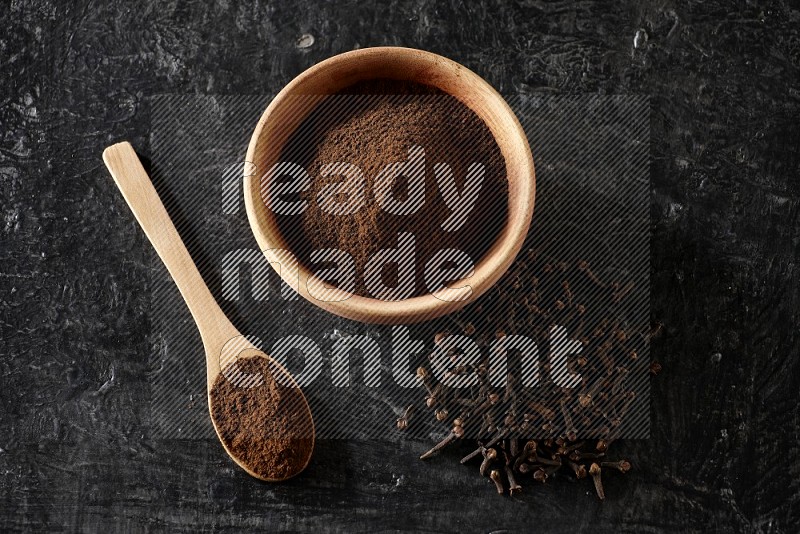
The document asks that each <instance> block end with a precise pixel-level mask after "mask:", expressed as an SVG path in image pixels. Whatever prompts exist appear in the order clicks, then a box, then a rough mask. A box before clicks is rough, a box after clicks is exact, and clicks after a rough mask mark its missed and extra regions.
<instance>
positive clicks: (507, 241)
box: [244, 47, 536, 324]
mask: <svg viewBox="0 0 800 534" xmlns="http://www.w3.org/2000/svg"><path fill="white" fill-rule="evenodd" d="M373 78H390V79H397V80H407V81H414V82H418V83H424V84H427V85H431V86H434V87H436V88H438V89H440V90H442V91H444V92H445V93H447V94H449V95H451V96H453V97H455V98H457V99H458V100H460V101H461V102H462V103H464V104H465V105H466V106H468V107H469V108H470V109H471V110H472V111H474V112H475V113H476V114H477V115H478V117H480V119H482V120H483V121H484V122H485V123H486V125H487V126H488V127H489V130H490V131H491V133H492V135H493V136H494V138H495V140H496V142H497V145H498V147H499V148H500V151H501V153H502V155H503V157H504V158H505V164H506V172H507V177H508V216H507V220H506V224H505V226H504V227H503V229H502V231H501V232H500V233H499V234H498V236H497V238H496V239H495V241H494V243H493V244H492V245H491V246H490V248H489V250H488V251H487V252H486V254H485V255H484V256H483V258H480V259H478V261H477V263H476V264H475V269H474V273H473V276H471V277H469V278H467V279H465V280H464V283H466V284H468V285H469V286H470V287H471V289H472V291H471V294H470V295H469V296H468V297H467V298H465V299H463V300H445V299H442V298H440V297H437V296H436V295H437V294H436V293H434V294H426V295H422V296H416V297H412V298H408V299H405V300H397V301H385V300H379V299H374V298H369V297H362V296H358V295H352V296H350V297H349V298H347V299H344V300H338V301H326V300H318V299H317V298H315V297H314V296H313V295H311V294H310V293H309V290H308V287H309V282H310V281H313V282H314V283H316V284H319V283H320V280H319V279H318V278H317V277H316V276H314V274H313V273H312V272H311V271H310V270H308V269H307V268H306V267H305V266H304V265H302V264H300V263H297V262H295V263H293V262H290V261H286V256H285V255H283V254H280V253H279V252H277V251H279V250H282V249H283V250H288V246H287V245H286V241H285V240H284V238H283V236H282V235H281V232H280V231H279V228H278V224H277V221H276V217H275V215H274V214H273V213H272V212H271V211H270V210H269V209H268V208H267V207H266V206H265V205H264V202H263V200H262V197H261V177H262V176H263V175H264V174H265V173H266V172H267V171H268V170H269V169H271V168H272V166H273V165H274V164H275V163H277V162H279V161H280V159H279V158H280V155H281V151H282V150H283V148H284V145H285V144H286V142H287V141H288V139H289V137H290V136H291V134H292V133H293V132H294V131H295V129H296V128H297V127H298V126H299V125H300V124H301V123H302V121H303V120H304V119H305V118H306V116H307V112H310V111H311V108H312V107H313V106H309V105H306V106H302V108H303V109H304V110H305V111H303V112H298V109H299V107H298V105H297V96H298V95H306V96H304V98H306V103H308V102H309V101H311V102H313V101H314V99H317V100H316V101H317V102H319V101H321V100H322V99H324V97H325V96H324V95H329V94H333V93H336V92H337V91H340V90H342V89H344V88H346V87H349V86H351V85H353V84H355V83H357V82H360V81H364V80H368V79H373ZM308 99H311V100H308ZM247 161H248V162H251V163H253V164H254V167H251V169H255V172H252V171H251V172H247V171H246V172H245V177H244V199H245V206H246V208H247V217H248V219H249V221H250V226H251V227H252V229H253V233H254V234H255V237H256V241H257V242H258V245H259V247H261V250H262V251H264V254H265V255H266V257H267V260H268V261H269V262H270V264H271V265H272V266H273V267H274V268H276V270H277V271H278V273H279V274H280V276H281V278H283V280H284V281H285V282H286V283H288V284H289V285H290V286H291V287H292V288H294V289H295V290H296V291H297V292H298V293H300V295H302V296H303V297H304V298H305V299H307V300H308V301H309V302H312V303H313V304H315V305H317V306H319V307H321V308H323V309H325V310H327V311H329V312H331V313H335V314H337V315H340V316H342V317H346V318H349V319H354V320H357V321H362V322H367V323H379V324H404V323H414V322H419V321H423V320H428V319H433V318H435V317H440V316H442V315H446V314H448V313H451V312H453V311H456V310H458V309H460V308H463V307H464V306H465V305H467V304H469V303H470V302H472V301H474V300H475V299H477V298H478V297H479V296H480V295H481V294H483V293H484V292H485V291H486V290H488V289H489V288H490V287H491V286H492V285H493V284H494V283H495V282H497V280H498V279H499V278H500V277H501V276H502V275H503V273H504V272H505V271H506V269H508V267H509V266H510V265H511V263H512V262H513V261H514V258H515V257H516V255H517V253H518V252H519V250H520V248H521V247H522V244H523V242H524V241H525V237H526V235H527V233H528V229H529V227H530V222H531V217H532V215H533V205H534V197H535V193H536V177H535V173H534V168H533V158H532V156H531V150H530V147H529V146H528V140H527V138H526V137H525V132H524V131H523V129H522V126H521V125H520V123H519V121H518V120H517V117H516V116H515V115H514V112H513V111H512V110H511V108H510V107H509V106H508V104H507V103H506V102H505V100H503V97H501V96H500V95H499V94H498V93H497V91H495V90H494V89H493V88H492V87H491V86H490V85H489V84H488V83H487V82H486V81H484V80H483V79H482V78H481V77H480V76H478V75H477V74H475V73H474V72H472V71H470V70H469V69H467V68H466V67H464V66H462V65H459V64H458V63H456V62H454V61H451V60H449V59H447V58H444V57H442V56H438V55H436V54H432V53H430V52H425V51H422V50H414V49H410V48H397V47H380V48H366V49H362V50H355V51H352V52H346V53H344V54H340V55H338V56H334V57H332V58H330V59H327V60H325V61H323V62H321V63H319V64H317V65H314V66H313V67H311V68H310V69H308V70H306V71H305V72H303V73H302V74H300V75H299V76H297V77H296V78H295V79H294V80H292V81H291V82H290V83H289V84H288V85H287V86H286V87H284V88H283V90H282V91H281V92H280V93H278V95H277V96H276V97H275V99H274V100H272V102H271V103H270V104H269V106H268V107H267V109H266V111H264V114H263V115H262V116H261V119H260V120H259V121H258V125H257V126H256V129H255V131H254V132H253V137H252V138H251V140H250V145H249V146H248V148H247ZM246 167H248V166H246ZM317 287H319V286H318V285H317Z"/></svg>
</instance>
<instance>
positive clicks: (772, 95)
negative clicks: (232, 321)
mask: <svg viewBox="0 0 800 534" xmlns="http://www.w3.org/2000/svg"><path fill="white" fill-rule="evenodd" d="M61 4H62V3H61V2H55V1H54V0H53V1H14V2H11V3H9V2H7V1H5V0H4V1H3V2H2V3H1V4H0V28H2V31H0V68H1V69H2V71H1V72H2V75H0V87H1V89H0V125H1V126H0V135H1V136H2V138H1V139H0V180H1V181H0V184H2V187H0V211H1V212H2V220H0V262H2V263H0V265H1V266H0V336H1V340H0V356H2V358H0V376H2V388H0V410H2V416H0V472H1V473H2V476H1V477H0V488H2V501H0V503H1V504H0V506H1V507H2V510H0V513H1V514H2V523H1V524H2V528H3V530H34V529H35V530H51V531H60V530H68V531H75V530H96V531H108V530H110V529H114V530H135V531H140V530H170V531H187V532H198V531H205V530H231V529H233V528H234V527H245V528H249V529H254V528H261V529H264V530H270V531H272V530H278V529H282V530H312V529H313V530H340V531H370V532H372V531H392V530H398V529H402V530H417V531H428V532H439V531H491V530H502V529H508V530H510V531H528V530H532V529H536V530H539V529H546V530H552V531H557V532H574V531H578V530H594V531H618V530H627V531H637V532H641V531H645V532H648V531H659V530H670V531H687V530H688V531H699V530H707V529H710V530H719V531H763V532H792V531H795V530H796V529H797V523H798V519H799V518H800V463H799V462H798V446H797V440H798V431H799V430H800V410H799V409H798V402H797V398H798V392H800V358H799V357H798V356H800V355H799V354H798V352H800V335H798V330H800V328H799V327H800V315H799V314H798V309H800V275H798V273H797V269H798V266H797V258H798V256H799V255H800V254H798V253H799V252H800V215H799V213H800V208H799V206H800V133H799V131H798V119H800V114H799V113H798V110H800V74H799V73H798V69H800V33H798V26H799V25H800V10H798V7H797V6H796V5H795V6H794V7H793V6H792V5H790V4H791V3H790V2H784V1H773V2H735V3H734V2H727V1H702V2H701V1H697V2H675V1H672V0H659V1H654V0H644V1H624V2H621V1H605V2H598V3H591V2H546V1H535V0H528V1H519V2H508V3H505V2H499V1H495V2H492V1H482V2H465V1H461V0H458V1H452V2H435V1H432V0H409V1H391V2H387V3H386V4H385V5H383V6H381V7H373V6H372V5H371V4H370V3H366V2H363V3H362V2H355V1H349V2H341V3H336V4H328V3H326V4H322V5H314V4H312V3H310V2H307V1H305V0H299V1H297V2H288V1H287V2H274V3H273V2H260V3H254V4H253V5H239V4H238V3H237V2H232V1H226V2H218V3H217V4H216V5H211V4H210V3H208V4H205V3H201V2H155V1H153V0H147V1H144V2H139V3H135V5H134V3H130V4H129V5H128V6H127V7H125V6H123V4H122V3H117V4H118V5H114V4H112V3H111V2H104V3H103V4H101V3H99V2H96V3H91V4H85V3H82V2H80V3H77V4H78V5H75V6H70V7H67V6H61ZM64 4H66V3H64ZM734 4H735V5H736V6H737V7H736V8H734V7H732V6H733V5H734ZM304 33H309V34H311V35H313V36H314V38H315V42H314V44H313V45H312V46H311V47H309V48H299V47H298V46H297V43H298V38H299V37H300V36H301V35H302V34H304ZM373 45H406V46H413V47H418V48H423V49H427V50H431V51H434V52H437V53H440V54H443V55H445V56H448V57H451V58H453V59H454V60H456V61H459V62H461V63H463V64H465V65H466V66H467V67H469V68H471V69H473V70H475V71H476V72H478V73H479V74H481V75H482V76H484V77H485V78H486V79H487V80H488V81H489V82H490V83H492V84H493V85H494V86H495V87H496V88H497V89H498V90H500V91H501V92H522V93H547V94H549V93H560V94H569V93H586V92H589V93H602V94H630V93H639V94H646V95H649V96H650V98H651V100H652V105H653V110H652V131H651V139H652V155H653V165H652V173H651V175H652V196H651V201H652V206H651V210H652V219H653V275H652V279H653V301H652V314H653V319H654V320H655V321H659V322H661V323H663V325H664V334H663V336H662V337H661V338H660V339H658V340H657V342H656V343H655V344H654V346H653V356H654V358H655V359H657V360H658V361H660V362H661V363H662V364H663V366H664V371H663V373H662V374H661V375H660V376H659V377H658V378H657V379H655V380H654V381H653V384H652V430H651V433H652V438H651V439H650V440H646V441H637V442H628V443H624V444H622V445H620V446H619V447H617V451H618V452H619V453H620V454H624V455H626V456H628V457H629V458H630V459H631V461H632V463H633V464H634V466H635V469H634V470H633V471H632V472H631V473H630V474H629V475H628V476H626V477H621V476H620V477H610V476H609V477H608V484H607V486H608V487H607V497H608V498H607V500H606V502H604V503H600V502H599V501H597V500H596V498H595V497H594V496H593V495H592V490H591V487H590V485H588V484H586V481H580V482H579V483H576V482H571V481H570V480H568V478H561V479H559V480H557V481H555V483H553V484H548V486H546V487H537V488H531V489H530V490H528V491H527V492H526V493H525V494H524V495H523V496H522V497H520V498H515V499H509V498H500V497H498V496H497V495H495V494H493V493H492V490H491V487H488V486H487V483H486V481H485V480H482V479H480V478H479V477H478V476H477V475H476V473H475V472H474V469H472V468H462V467H460V466H458V465H457V457H458V455H457V453H455V452H454V453H451V454H445V455H443V456H441V457H439V458H436V459H435V460H432V461H430V462H428V463H427V464H422V463H421V462H419V461H418V460H417V459H416V456H417V455H418V454H419V453H420V451H421V450H424V448H425V446H426V445H427V444H425V443H420V442H406V443H404V444H400V445H398V444H385V443H372V442H351V441H331V442H323V443H320V444H319V446H318V448H317V451H316V455H315V458H314V462H313V464H312V465H311V466H310V468H309V469H308V470H307V471H306V472H305V473H304V474H303V475H302V476H300V477H298V478H297V479H294V480H292V481H290V482H289V483H287V484H283V485H266V484H261V483H258V482H256V481H254V480H253V479H251V478H249V477H248V476H247V475H245V474H244V473H243V472H242V471H241V470H239V469H238V468H235V467H234V466H233V464H232V462H231V461H230V460H229V459H227V458H226V457H225V455H224V454H223V453H222V450H221V447H220V445H219V444H218V443H214V442H184V443H182V442H169V443H166V444H164V443H153V442H150V441H149V440H148V438H147V423H148V421H147V419H148V392H149V375H150V374H151V372H152V370H151V369H150V368H149V367H148V361H149V359H148V351H149V342H148V332H149V329H150V325H149V322H148V313H149V303H150V298H149V289H148V280H149V278H148V272H147V270H148V268H149V266H150V261H149V258H150V252H149V247H150V245H149V243H147V241H146V239H145V237H144V235H143V234H142V232H141V231H140V230H139V228H138V226H137V225H136V224H135V222H134V220H133V217H132V215H131V213H130V211H129V210H128V208H127V206H126V205H125V203H124V201H123V200H122V198H121V196H120V195H119V193H118V191H117V190H116V188H115V187H114V185H113V183H112V181H111V179H110V178H109V176H108V173H107V172H106V170H105V168H104V167H103V165H102V162H101V159H100V154H101V152H102V149H103V148H104V147H105V146H107V145H109V144H111V143H113V142H116V141H118V140H121V139H129V140H131V141H132V143H133V144H134V146H136V147H137V148H139V149H140V150H141V152H142V155H143V156H145V157H146V156H147V155H148V154H147V137H148V135H149V125H150V118H149V109H148V97H149V96H152V95H154V94H159V93H165V92H168V93H198V94H205V93H219V94H227V93H233V94H235V93H256V94H269V93H272V92H274V91H276V90H278V89H279V88H280V87H281V86H283V85H284V84H285V83H287V82H288V81H289V80H290V79H291V78H292V77H294V76H295V75H296V74H298V73H299V72H301V71H302V70H303V69H305V68H307V67H309V66H311V65H312V64H314V63H316V62H318V61H320V60H321V59H324V58H326V57H329V56H331V55H333V54H336V53H339V52H343V51H346V50H350V49H353V48H356V47H365V46H373Z"/></svg>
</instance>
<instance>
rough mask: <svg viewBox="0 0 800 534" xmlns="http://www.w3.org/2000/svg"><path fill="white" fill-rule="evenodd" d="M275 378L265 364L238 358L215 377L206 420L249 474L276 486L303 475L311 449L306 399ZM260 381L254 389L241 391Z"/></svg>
mask: <svg viewBox="0 0 800 534" xmlns="http://www.w3.org/2000/svg"><path fill="white" fill-rule="evenodd" d="M234 366H236V367H234ZM279 372H280V371H279V370H278V369H277V368H275V367H274V364H273V363H272V362H271V360H268V359H267V358H262V357H258V356H256V357H249V358H242V359H239V360H238V361H236V362H234V363H232V364H230V365H229V366H227V367H226V368H225V370H224V372H222V373H220V374H219V375H218V376H217V379H216V380H215V381H214V386H213V387H212V388H211V392H210V393H209V403H210V406H211V417H212V419H213V420H214V423H215V425H216V427H217V432H218V433H219V437H220V439H221V440H222V442H223V443H224V444H225V446H226V447H227V449H228V450H229V451H230V453H231V454H232V455H233V456H234V457H236V458H237V459H238V460H239V461H241V462H242V463H244V464H245V465H247V467H248V468H249V469H250V470H251V471H253V472H254V473H256V474H258V475H260V476H262V477H264V478H268V479H275V480H283V479H286V478H289V477H291V476H293V475H296V474H297V473H299V472H300V471H302V470H303V469H304V468H305V466H306V464H307V463H308V459H309V457H310V456H311V452H312V449H313V447H314V439H313V432H314V430H313V428H312V427H311V425H312V422H311V416H310V413H309V410H308V406H307V404H306V402H305V399H304V398H303V395H302V393H301V392H300V389H299V388H297V387H286V386H284V385H282V384H281V383H279V381H277V380H276V379H275V374H276V373H279ZM259 375H260V376H261V377H262V378H261V379H260V380H258V382H260V383H259V384H258V385H255V386H254V387H244V385H243V384H245V383H247V384H248V385H252V384H254V383H255V382H254V381H255V380H256V378H255V377H258V376H259ZM229 378H230V379H229ZM245 378H247V379H248V380H247V381H245Z"/></svg>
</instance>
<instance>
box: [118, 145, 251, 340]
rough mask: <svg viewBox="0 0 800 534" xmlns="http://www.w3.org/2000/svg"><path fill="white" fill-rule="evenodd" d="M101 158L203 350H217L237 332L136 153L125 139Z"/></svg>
mask: <svg viewBox="0 0 800 534" xmlns="http://www.w3.org/2000/svg"><path fill="white" fill-rule="evenodd" d="M103 161H104V162H105V164H106V167H108V170H109V171H111V176H112V177H113V178H114V181H115V182H116V183H117V187H119V190H120V191H121V192H122V196H123V197H125V200H126V201H127V202H128V206H130V208H131V211H133V214H134V215H135V216H136V220H137V221H139V225H140V226H141V227H142V230H144V233H145V235H147V237H148V239H150V243H152V244H153V247H155V249H156V252H158V255H159V256H160V257H161V260H162V261H163V262H164V265H166V266H167V270H168V271H169V274H170V275H172V279H173V280H175V284H177V286H178V289H179V290H180V292H181V295H183V298H184V300H185V301H186V304H187V305H188V306H189V311H191V312H192V316H193V317H194V320H195V322H196V323H197V327H198V329H199V330H200V336H201V337H202V338H203V344H204V345H205V347H206V353H207V354H210V353H212V352H215V351H217V350H218V349H219V347H221V346H222V345H223V344H224V343H225V341H227V339H229V338H230V337H231V336H235V335H237V334H238V332H237V331H236V329H235V328H234V326H233V325H232V324H231V323H230V321H228V319H227V317H225V314H224V313H223V312H222V310H221V309H220V307H219V305H218V304H217V302H216V300H215V299H214V296H213V295H212V294H211V292H210V291H209V290H208V287H207V286H206V284H205V282H204V281H203V277H202V276H201V275H200V272H199V271H198V270H197V267H196V266H195V264H194V262H193V261H192V257H191V256H190V255H189V251H188V250H186V246H185V245H184V244H183V241H182V240H181V237H180V235H179V234H178V231H177V230H176V228H175V225H174V224H172V220H171V219H170V217H169V214H168V213H167V210H166V208H164V204H163V203H162V202H161V199H160V198H159V196H158V193H157V192H156V190H155V188H154V187H153V183H152V182H151V181H150V177H149V176H148V175H147V172H146V171H145V170H144V167H142V163H141V161H139V158H138V157H137V156H136V152H134V150H133V147H132V146H131V144H130V143H128V142H127V141H125V142H122V143H117V144H116V145H112V146H110V147H108V148H106V149H105V150H104V151H103Z"/></svg>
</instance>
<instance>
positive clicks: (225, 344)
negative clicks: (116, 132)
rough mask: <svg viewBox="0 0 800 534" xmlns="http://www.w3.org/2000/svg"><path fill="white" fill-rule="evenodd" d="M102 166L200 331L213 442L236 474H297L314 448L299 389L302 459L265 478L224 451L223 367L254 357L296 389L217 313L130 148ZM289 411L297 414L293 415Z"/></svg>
mask: <svg viewBox="0 0 800 534" xmlns="http://www.w3.org/2000/svg"><path fill="white" fill-rule="evenodd" d="M103 161H105V164H106V166H107V167H108V170H109V171H111V176H112V177H113V178H114V181H115V182H116V183H117V187H119V189H120V191H122V196H123V197H125V200H126V201H127V202H128V205H129V206H130V208H131V210H132V211H133V214H134V215H135V216H136V220H137V221H139V224H140V225H141V227H142V229H143V230H144V233H145V234H146V235H147V237H148V238H149V239H150V242H151V243H152V244H153V247H155V249H156V252H158V255H159V256H160V257H161V260H162V261H163V262H164V265H166V267H167V270H168V271H169V273H170V275H171V276H172V279H173V280H174V281H175V283H176V284H177V286H178V289H179V290H180V292H181V295H183V298H184V300H185V301H186V304H187V305H188V306H189V311H191V313H192V317H194V320H195V323H197V328H198V330H200V336H201V338H202V339H203V347H204V348H205V352H206V384H207V388H208V389H207V391H208V396H209V411H210V412H211V420H212V422H213V423H214V430H215V431H216V432H217V437H219V439H220V442H221V443H222V445H223V447H224V448H225V451H226V452H227V453H228V455H230V457H231V458H233V460H234V461H235V462H236V463H237V464H238V465H239V466H240V467H241V468H242V469H244V470H245V471H247V472H248V473H249V474H251V475H252V476H254V477H256V478H259V479H261V480H266V481H270V482H274V481H280V480H285V479H287V478H290V477H292V476H294V475H296V474H298V473H300V472H301V471H302V470H303V469H305V467H306V465H308V461H309V460H310V459H311V451H312V449H313V445H314V423H313V420H312V418H311V409H310V407H309V406H308V402H307V401H306V398H305V397H304V396H303V394H302V392H300V390H299V388H298V389H297V390H296V395H295V396H294V397H293V399H299V400H293V403H292V405H291V410H292V412H293V414H292V415H293V417H292V421H293V425H294V426H296V428H297V429H298V432H299V433H300V435H299V436H298V438H300V439H303V440H310V444H308V446H307V447H306V448H305V450H307V457H306V458H304V459H303V458H301V459H299V460H296V461H294V462H293V464H294V467H293V468H291V469H289V470H288V471H287V470H286V469H281V470H280V472H274V473H271V472H264V470H261V469H255V468H253V466H252V465H248V463H246V462H245V461H244V460H242V459H241V458H238V457H237V455H236V454H234V452H232V451H231V449H230V448H229V445H230V444H229V443H228V442H229V441H230V437H227V438H226V437H225V436H223V435H222V434H221V432H220V428H219V426H218V424H217V421H215V420H214V411H213V407H212V398H211V391H212V389H213V387H214V384H215V383H217V382H218V379H222V380H225V379H226V378H227V377H230V374H229V373H228V369H229V365H233V364H234V363H235V360H236V359H237V358H242V357H248V358H249V357H253V356H260V357H263V358H266V359H267V360H268V361H269V370H270V371H271V372H272V374H273V378H274V379H275V381H276V382H279V383H281V384H284V385H285V386H287V387H293V388H297V387H298V386H297V383H296V382H295V381H294V379H293V378H292V377H291V375H290V374H289V372H288V371H286V369H284V368H283V367H282V366H281V365H280V364H278V363H277V362H276V361H275V360H274V359H273V358H270V357H269V356H267V355H266V354H264V353H263V352H261V351H260V350H259V349H258V348H256V347H255V346H254V345H252V344H251V343H250V342H249V341H247V339H246V338H245V337H244V336H242V334H240V333H239V331H238V330H237V329H236V328H235V327H234V326H233V325H232V324H231V322H230V321H229V320H228V318H227V317H226V316H225V314H224V313H223V311H222V309H220V307H219V305H218V304H217V302H216V300H214V297H213V296H212V295H211V292H210V291H209V290H208V287H206V284H205V282H204V281H203V278H202V276H200V272H199V271H198V270H197V267H196V266H195V264H194V262H193V261H192V258H191V256H190V255H189V251H188V250H186V246H185V245H184V244H183V241H181V238H180V235H178V231H177V230H176V229H175V225H173V224H172V220H171V219H170V217H169V214H168V213H167V210H166V209H165V208H164V204H162V202H161V199H160V198H159V197H158V193H156V190H155V188H154V187H153V184H152V182H151V181H150V178H149V176H148V175H147V172H145V170H144V168H143V167H142V164H141V162H140V161H139V158H138V157H137V156H136V152H134V150H133V147H132V146H131V145H130V143H128V142H122V143H118V144H116V145H113V146H110V147H108V148H106V149H105V150H104V151H103ZM223 364H224V365H223ZM222 369H225V371H226V373H225V374H224V375H222V376H220V374H221V372H222ZM282 409H285V407H282ZM294 411H296V412H297V413H294ZM245 441H247V440H245ZM288 446H289V445H287V447H288ZM276 452H277V453H278V454H281V453H289V452H290V451H276Z"/></svg>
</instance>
